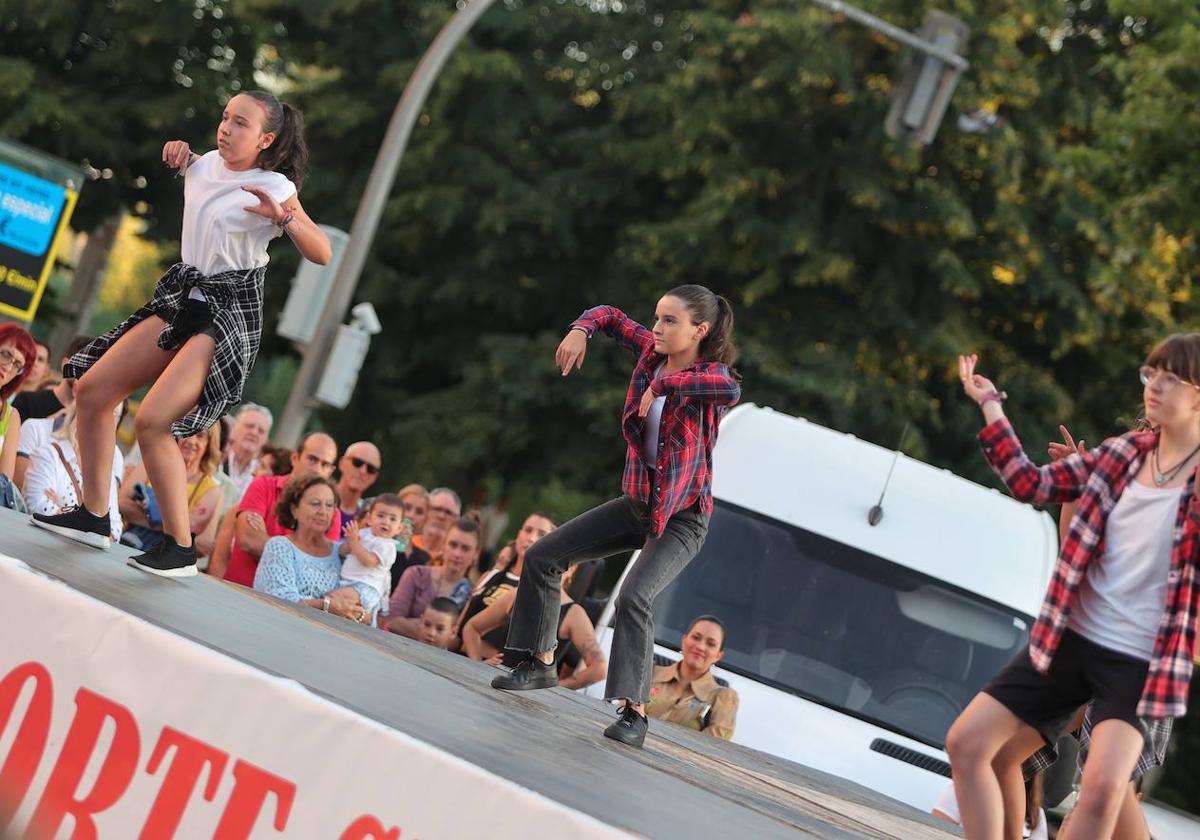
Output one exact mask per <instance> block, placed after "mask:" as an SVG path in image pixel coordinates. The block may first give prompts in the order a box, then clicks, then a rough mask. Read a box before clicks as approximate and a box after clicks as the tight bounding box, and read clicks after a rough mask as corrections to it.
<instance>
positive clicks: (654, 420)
mask: <svg viewBox="0 0 1200 840" xmlns="http://www.w3.org/2000/svg"><path fill="white" fill-rule="evenodd" d="M663 367H664V365H659V366H658V370H656V371H654V378H655V379H657V378H658V376H659V374H660V373H662V369H663ZM666 401H667V398H666V397H665V396H663V397H655V398H654V402H652V403H650V410H649V411H648V412H646V420H645V424H646V425H645V426H644V427H643V429H642V459H643V460H645V462H646V466H648V467H649V468H650V469H652V470H656V469H658V433H659V430H660V429H661V428H662V413H663V403H665V402H666Z"/></svg>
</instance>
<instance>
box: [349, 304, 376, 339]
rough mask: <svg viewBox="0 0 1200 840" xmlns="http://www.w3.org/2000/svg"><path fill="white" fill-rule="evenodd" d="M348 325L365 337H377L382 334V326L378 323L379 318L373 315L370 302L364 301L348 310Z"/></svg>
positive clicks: (373, 308)
mask: <svg viewBox="0 0 1200 840" xmlns="http://www.w3.org/2000/svg"><path fill="white" fill-rule="evenodd" d="M350 323H351V324H353V325H354V326H356V327H358V328H359V329H360V330H362V331H363V332H365V333H366V334H367V335H379V334H380V333H381V332H383V324H381V323H379V316H378V315H376V314H375V307H374V306H372V305H371V303H370V301H365V300H364V301H363V302H362V303H359V304H356V305H355V306H354V308H353V309H351V310H350Z"/></svg>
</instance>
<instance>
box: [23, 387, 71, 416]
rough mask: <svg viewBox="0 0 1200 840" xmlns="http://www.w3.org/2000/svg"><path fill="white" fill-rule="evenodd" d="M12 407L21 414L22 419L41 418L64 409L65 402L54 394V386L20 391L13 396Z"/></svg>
mask: <svg viewBox="0 0 1200 840" xmlns="http://www.w3.org/2000/svg"><path fill="white" fill-rule="evenodd" d="M12 407H13V408H15V409H16V410H17V411H18V412H20V414H21V419H22V420H41V419H43V418H45V417H49V416H51V415H53V414H57V413H58V412H60V411H62V408H63V404H62V403H61V402H59V401H58V397H56V396H54V389H53V388H43V389H42V390H40V391H18V392H17V395H16V396H15V397H13V398H12Z"/></svg>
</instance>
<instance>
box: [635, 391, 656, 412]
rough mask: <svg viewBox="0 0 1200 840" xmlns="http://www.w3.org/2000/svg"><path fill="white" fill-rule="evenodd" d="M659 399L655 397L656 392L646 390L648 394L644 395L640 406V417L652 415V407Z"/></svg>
mask: <svg viewBox="0 0 1200 840" xmlns="http://www.w3.org/2000/svg"><path fill="white" fill-rule="evenodd" d="M656 399H658V397H656V396H655V395H654V391H652V390H651V389H650V388H647V389H646V393H644V394H642V401H641V403H639V404H638V417H645V416H646V415H647V414H649V413H650V406H652V405H654V401H655V400H656Z"/></svg>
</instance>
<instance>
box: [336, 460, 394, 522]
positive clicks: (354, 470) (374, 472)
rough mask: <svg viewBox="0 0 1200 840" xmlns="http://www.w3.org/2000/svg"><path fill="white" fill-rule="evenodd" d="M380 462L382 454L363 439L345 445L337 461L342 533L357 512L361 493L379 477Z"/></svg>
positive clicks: (360, 501) (361, 497)
mask: <svg viewBox="0 0 1200 840" xmlns="http://www.w3.org/2000/svg"><path fill="white" fill-rule="evenodd" d="M382 463H383V456H382V455H380V454H379V448H378V447H377V446H375V444H373V443H370V442H369V441H365V440H360V441H358V442H357V443H352V444H350V445H349V446H347V447H346V452H345V454H343V455H342V457H341V459H340V460H339V461H338V483H337V488H338V495H339V496H340V497H341V499H342V502H341V505H342V506H341V509H340V513H341V517H342V521H341V528H342V533H343V534H345V533H346V526H347V525H348V524H349V523H351V522H353V521H354V517H355V516H356V515H357V514H358V508H359V506H360V505H361V504H362V499H363V494H364V493H366V492H367V491H368V490H370V489H371V485H372V484H374V483H375V482H376V481H377V480H378V479H379V470H380V465H381V464H382Z"/></svg>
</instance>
